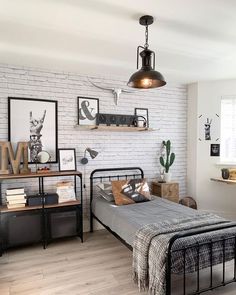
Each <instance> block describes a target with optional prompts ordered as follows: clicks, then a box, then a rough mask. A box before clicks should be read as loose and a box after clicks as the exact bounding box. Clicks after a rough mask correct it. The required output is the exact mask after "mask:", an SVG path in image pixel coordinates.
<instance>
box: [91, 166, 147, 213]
mask: <svg viewBox="0 0 236 295" xmlns="http://www.w3.org/2000/svg"><path fill="white" fill-rule="evenodd" d="M143 177H144V173H143V170H142V169H141V168H140V167H122V168H104V169H96V170H93V171H92V172H91V174H90V213H91V205H92V201H93V189H94V188H93V186H94V181H95V180H97V181H100V182H103V180H104V179H105V180H108V181H111V180H120V179H132V178H143Z"/></svg>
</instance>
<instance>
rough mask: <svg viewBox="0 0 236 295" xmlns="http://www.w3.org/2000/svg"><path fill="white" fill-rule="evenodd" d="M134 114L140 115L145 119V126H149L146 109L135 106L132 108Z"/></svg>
mask: <svg viewBox="0 0 236 295" xmlns="http://www.w3.org/2000/svg"><path fill="white" fill-rule="evenodd" d="M134 114H135V116H142V117H144V118H145V119H146V122H147V126H146V127H149V119H148V109H145V108H135V109H134Z"/></svg>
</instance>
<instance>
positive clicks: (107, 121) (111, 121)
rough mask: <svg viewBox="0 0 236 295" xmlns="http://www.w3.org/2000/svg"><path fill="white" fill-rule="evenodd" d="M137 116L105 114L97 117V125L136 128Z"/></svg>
mask: <svg viewBox="0 0 236 295" xmlns="http://www.w3.org/2000/svg"><path fill="white" fill-rule="evenodd" d="M135 118H136V116H134V115H117V114H104V113H99V114H98V115H97V120H96V125H106V126H110V125H116V126H120V125H121V126H134V121H135Z"/></svg>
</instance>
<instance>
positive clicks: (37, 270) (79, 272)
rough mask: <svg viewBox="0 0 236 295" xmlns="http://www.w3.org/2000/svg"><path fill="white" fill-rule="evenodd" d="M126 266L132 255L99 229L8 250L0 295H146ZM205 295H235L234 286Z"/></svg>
mask: <svg viewBox="0 0 236 295" xmlns="http://www.w3.org/2000/svg"><path fill="white" fill-rule="evenodd" d="M131 265H132V252H131V251H130V250H128V249H127V248H126V247H125V246H124V245H123V244H122V243H121V242H119V241H118V240H117V239H116V238H114V237H113V236H112V235H111V234H110V233H108V232H107V231H105V230H102V231H96V232H94V233H93V234H90V233H89V234H86V235H85V242H84V243H83V244H81V243H80V240H78V239H70V240H64V241H59V242H54V243H52V244H50V245H49V246H48V248H47V250H43V249H42V247H41V246H40V245H36V246H30V247H27V248H26V247H24V248H18V249H14V250H9V251H8V252H7V253H5V254H4V255H3V257H1V258H0V295H9V294H11V295H13V294H22V295H23V294H24V295H38V294H40V295H49V294H50V295H52V294H61V295H62V294H63V295H64V294H66V295H77V294H78V295H84V294H87V295H107V294H111V295H131V294H136V295H138V294H143V295H146V294H147V293H146V292H143V293H139V292H138V289H137V287H136V285H134V284H133V282H132V276H131ZM176 284H178V281H176ZM205 294H207V293H205ZM208 294H211V295H214V294H218V295H221V294H227V295H235V294H236V284H235V285H234V284H233V285H230V286H227V287H224V288H221V289H218V290H216V291H213V292H209V293H208Z"/></svg>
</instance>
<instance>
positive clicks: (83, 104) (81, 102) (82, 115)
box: [78, 97, 99, 125]
mask: <svg viewBox="0 0 236 295" xmlns="http://www.w3.org/2000/svg"><path fill="white" fill-rule="evenodd" d="M97 113H99V100H98V99H97V98H89V97H78V124H79V125H96V116H97Z"/></svg>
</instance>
